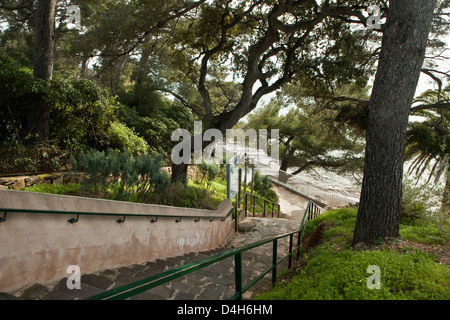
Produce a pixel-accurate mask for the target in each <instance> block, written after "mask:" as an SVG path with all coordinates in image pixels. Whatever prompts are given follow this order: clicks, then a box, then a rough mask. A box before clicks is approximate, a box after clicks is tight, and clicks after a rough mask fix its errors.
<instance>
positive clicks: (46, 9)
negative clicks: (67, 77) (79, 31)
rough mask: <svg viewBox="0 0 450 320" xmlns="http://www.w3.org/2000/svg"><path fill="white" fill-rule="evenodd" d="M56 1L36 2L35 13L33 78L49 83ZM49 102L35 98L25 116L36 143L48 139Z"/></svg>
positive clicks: (51, 66)
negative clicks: (34, 102) (33, 103)
mask: <svg viewBox="0 0 450 320" xmlns="http://www.w3.org/2000/svg"><path fill="white" fill-rule="evenodd" d="M55 5H56V0H38V2H37V5H36V13H35V20H36V26H35V35H34V65H33V74H34V76H35V77H37V78H40V79H43V80H45V81H47V83H50V81H51V80H52V74H53V45H54V39H55ZM49 113H50V105H49V102H48V101H46V100H45V98H44V97H42V96H39V97H37V98H36V104H35V105H34V106H32V108H31V109H30V111H29V112H28V114H27V129H28V132H29V133H30V134H31V135H32V136H34V137H35V139H36V141H37V142H46V141H48V137H49V129H48V119H49Z"/></svg>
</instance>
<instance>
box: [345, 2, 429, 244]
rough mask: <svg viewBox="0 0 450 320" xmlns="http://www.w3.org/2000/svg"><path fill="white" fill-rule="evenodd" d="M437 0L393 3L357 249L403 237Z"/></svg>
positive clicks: (373, 107)
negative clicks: (414, 113)
mask: <svg viewBox="0 0 450 320" xmlns="http://www.w3.org/2000/svg"><path fill="white" fill-rule="evenodd" d="M434 8H435V0H427V1H423V0H391V1H390V7H389V13H388V18H387V22H386V27H385V30H384V36H383V43H382V50H381V55H380V60H379V65H378V71H377V75H376V78H375V82H374V86H373V92H372V97H371V102H370V111H369V124H368V128H367V133H366V154H365V164H364V179H363V185H362V190H361V200H360V205H359V211H358V216H357V221H356V226H355V232H354V237H353V245H355V244H356V243H358V242H367V241H371V240H375V239H378V238H380V237H381V238H385V237H396V236H398V235H399V222H400V212H401V197H402V179H403V157H404V152H405V136H406V129H407V125H408V117H409V112H410V108H411V104H412V100H413V98H414V94H415V90H416V87H417V83H418V80H419V75H420V69H421V67H422V64H423V61H424V56H425V50H426V45H427V40H428V34H429V30H430V26H431V22H432V17H433V12H434Z"/></svg>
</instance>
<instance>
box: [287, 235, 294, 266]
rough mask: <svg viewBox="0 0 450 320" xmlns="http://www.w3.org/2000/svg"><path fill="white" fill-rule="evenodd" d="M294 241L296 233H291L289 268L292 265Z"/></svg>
mask: <svg viewBox="0 0 450 320" xmlns="http://www.w3.org/2000/svg"><path fill="white" fill-rule="evenodd" d="M293 241H294V235H293V234H292V233H291V234H290V235H289V264H288V269H290V268H291V267H292V242H293Z"/></svg>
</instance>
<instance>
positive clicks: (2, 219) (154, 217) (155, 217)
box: [0, 193, 247, 223]
mask: <svg viewBox="0 0 450 320" xmlns="http://www.w3.org/2000/svg"><path fill="white" fill-rule="evenodd" d="M246 198H247V193H245V194H244V195H243V196H242V197H241V199H240V200H239V201H238V202H237V203H236V205H235V206H234V207H233V208H232V209H231V210H230V211H229V212H228V213H227V215H226V216H215V215H208V216H195V215H192V216H184V215H163V214H139V213H116V212H115V213H112V212H86V211H64V210H34V209H12V208H0V212H3V217H0V223H2V222H5V221H6V216H7V214H8V213H35V214H56V215H76V216H77V218H76V219H75V218H71V219H69V220H68V222H70V223H75V222H78V219H79V217H80V216H112V217H121V218H122V219H118V220H116V221H117V222H118V223H122V222H124V221H125V218H126V217H147V218H152V220H151V222H152V223H154V222H157V221H158V218H173V219H176V220H175V221H176V222H180V221H181V219H183V218H185V219H195V221H196V222H198V221H199V219H202V218H203V219H209V220H210V221H213V220H214V219H221V220H222V221H225V220H226V219H227V218H228V217H229V216H230V215H231V214H232V213H233V211H235V215H236V214H237V207H238V205H239V204H240V203H241V202H242V201H243V200H244V199H246ZM245 209H246V207H245ZM241 211H242V210H241ZM239 214H240V212H239ZM239 214H238V215H239Z"/></svg>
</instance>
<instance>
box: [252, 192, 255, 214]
mask: <svg viewBox="0 0 450 320" xmlns="http://www.w3.org/2000/svg"><path fill="white" fill-rule="evenodd" d="M251 201H252V206H253V218H254V217H255V195H254V194H253V193H252V200H251Z"/></svg>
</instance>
